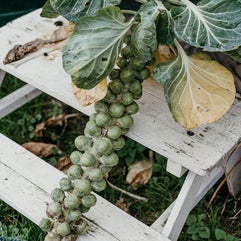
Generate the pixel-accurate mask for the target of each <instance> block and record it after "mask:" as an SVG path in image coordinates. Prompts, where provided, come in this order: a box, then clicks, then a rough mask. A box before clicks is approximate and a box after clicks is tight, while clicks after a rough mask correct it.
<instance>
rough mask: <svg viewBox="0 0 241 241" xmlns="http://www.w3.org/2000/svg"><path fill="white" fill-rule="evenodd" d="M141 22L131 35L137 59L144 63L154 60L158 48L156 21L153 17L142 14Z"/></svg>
mask: <svg viewBox="0 0 241 241" xmlns="http://www.w3.org/2000/svg"><path fill="white" fill-rule="evenodd" d="M140 17H141V22H140V23H139V24H138V25H137V26H136V27H135V28H134V30H133V31H132V34H131V43H132V46H133V48H134V54H135V57H136V58H138V59H139V60H142V61H143V62H147V61H149V60H151V59H152V57H153V56H154V53H155V51H156V48H157V39H156V25H155V19H154V18H153V17H152V16H151V15H147V14H140Z"/></svg>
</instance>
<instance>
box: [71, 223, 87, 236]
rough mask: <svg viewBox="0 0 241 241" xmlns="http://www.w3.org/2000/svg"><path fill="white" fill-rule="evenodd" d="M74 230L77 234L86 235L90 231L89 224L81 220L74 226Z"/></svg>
mask: <svg viewBox="0 0 241 241" xmlns="http://www.w3.org/2000/svg"><path fill="white" fill-rule="evenodd" d="M72 228H73V230H74V231H75V232H76V233H79V234H86V233H87V229H88V224H87V222H86V221H85V220H81V221H80V222H78V223H76V224H74V225H73V226H72Z"/></svg>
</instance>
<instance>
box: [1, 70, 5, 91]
mask: <svg viewBox="0 0 241 241" xmlns="http://www.w3.org/2000/svg"><path fill="white" fill-rule="evenodd" d="M5 74H6V72H5V71H3V70H1V69H0V88H1V85H2V82H3V79H4V77H5ZM0 90H1V89H0Z"/></svg>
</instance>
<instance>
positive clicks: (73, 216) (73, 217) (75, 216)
mask: <svg viewBox="0 0 241 241" xmlns="http://www.w3.org/2000/svg"><path fill="white" fill-rule="evenodd" d="M81 216H82V213H81V211H80V210H79V209H71V210H70V211H69V215H68V219H69V220H70V221H73V222H76V221H79V220H80V218H81Z"/></svg>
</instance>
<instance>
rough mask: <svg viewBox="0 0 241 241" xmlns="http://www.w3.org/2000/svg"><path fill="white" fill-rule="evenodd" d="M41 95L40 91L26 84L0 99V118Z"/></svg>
mask: <svg viewBox="0 0 241 241" xmlns="http://www.w3.org/2000/svg"><path fill="white" fill-rule="evenodd" d="M41 93H42V91H40V90H38V89H36V88H34V87H33V86H31V85H28V84H27V85H24V86H23V87H21V88H19V89H17V90H15V91H14V92H12V93H11V94H9V95H7V96H6V97H4V98H2V99H0V118H3V117H4V116H6V115H8V114H9V113H11V112H12V111H14V110H16V109H17V108H19V107H20V106H22V105H24V104H25V103H27V102H28V101H30V100H32V99H33V98H35V97H37V96H38V95H40V94H41Z"/></svg>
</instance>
